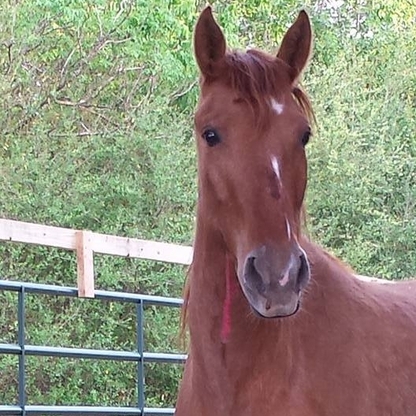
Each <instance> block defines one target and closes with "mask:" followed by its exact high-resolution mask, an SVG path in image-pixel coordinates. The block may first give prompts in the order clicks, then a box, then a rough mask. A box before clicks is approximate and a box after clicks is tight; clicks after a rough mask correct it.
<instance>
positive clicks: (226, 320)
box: [221, 254, 238, 344]
mask: <svg viewBox="0 0 416 416" xmlns="http://www.w3.org/2000/svg"><path fill="white" fill-rule="evenodd" d="M233 268H234V264H233V261H232V259H231V258H230V256H229V255H228V254H227V255H226V258H225V298H224V305H223V311H222V325H221V342H222V343H223V344H226V343H227V342H228V338H229V336H230V333H231V306H232V300H233V297H234V294H235V292H236V289H237V287H238V286H237V284H236V283H237V282H236V281H235V273H234V270H233Z"/></svg>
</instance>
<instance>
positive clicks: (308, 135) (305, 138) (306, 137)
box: [301, 130, 312, 147]
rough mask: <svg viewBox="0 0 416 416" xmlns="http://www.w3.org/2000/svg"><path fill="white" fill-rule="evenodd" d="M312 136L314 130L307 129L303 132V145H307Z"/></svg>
mask: <svg viewBox="0 0 416 416" xmlns="http://www.w3.org/2000/svg"><path fill="white" fill-rule="evenodd" d="M311 136H312V132H311V131H310V130H307V131H305V133H303V136H302V140H301V141H302V146H303V147H305V146H306V145H307V144H308V143H309V140H310V138H311Z"/></svg>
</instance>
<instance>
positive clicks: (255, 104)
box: [223, 49, 315, 124]
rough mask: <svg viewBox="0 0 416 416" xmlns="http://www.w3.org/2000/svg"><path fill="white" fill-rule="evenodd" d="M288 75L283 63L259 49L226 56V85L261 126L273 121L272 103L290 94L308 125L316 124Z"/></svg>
mask: <svg viewBox="0 0 416 416" xmlns="http://www.w3.org/2000/svg"><path fill="white" fill-rule="evenodd" d="M289 73H290V69H289V67H288V66H287V65H286V64H285V63H284V62H283V61H281V60H280V59H278V58H276V57H274V56H272V55H270V54H268V53H265V52H262V51H260V50H257V49H250V50H248V51H247V52H242V51H229V52H228V53H227V54H226V55H225V65H224V75H223V76H224V77H225V80H226V83H227V84H228V85H229V86H230V87H231V88H232V89H233V90H234V91H236V92H237V93H238V96H239V97H240V98H241V99H242V100H244V101H245V102H247V103H248V104H249V106H250V108H251V109H252V111H253V113H254V114H255V117H256V120H257V121H258V122H260V123H261V124H264V123H266V122H267V120H268V119H269V117H270V110H271V105H270V102H271V101H270V100H271V99H272V98H273V99H277V100H279V99H280V98H281V97H282V96H283V95H284V94H285V93H286V92H287V91H290V92H291V93H292V96H293V98H294V99H295V102H296V103H297V104H298V106H299V108H300V110H301V112H302V114H303V115H304V116H305V117H306V118H307V119H308V121H309V122H310V123H311V124H312V123H313V122H314V121H315V117H314V113H313V109H312V105H311V102H310V100H309V98H308V95H307V94H306V92H305V91H304V90H303V89H302V88H301V87H300V86H299V85H296V86H294V87H293V86H292V85H291V82H290V77H289Z"/></svg>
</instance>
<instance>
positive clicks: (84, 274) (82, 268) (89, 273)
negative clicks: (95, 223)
mask: <svg viewBox="0 0 416 416" xmlns="http://www.w3.org/2000/svg"><path fill="white" fill-rule="evenodd" d="M91 236H92V233H91V232H90V231H77V232H76V237H75V239H76V250H77V269H78V296H79V297H81V298H93V297H94V252H93V250H92V248H91Z"/></svg>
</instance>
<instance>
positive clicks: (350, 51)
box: [0, 0, 416, 405]
mask: <svg viewBox="0 0 416 416" xmlns="http://www.w3.org/2000/svg"><path fill="white" fill-rule="evenodd" d="M3 3H4V4H2V5H0V38H1V48H0V71H1V72H0V73H1V77H0V93H1V97H2V100H1V102H0V106H1V111H0V125H1V130H2V135H1V138H0V160H1V164H0V195H1V197H0V216H3V217H7V218H16V219H19V220H26V221H33V222H40V223H45V224H53V225H59V226H65V227H74V228H86V229H91V230H94V231H99V232H105V233H114V234H119V235H126V236H133V237H141V238H148V239H155V240H161V241H171V242H177V243H185V244H191V243H192V234H193V220H194V205H195V199H196V180H195V178H196V166H195V152H194V145H193V132H192V113H193V109H194V107H195V103H196V97H197V72H196V66H195V64H194V60H193V57H192V30H193V26H194V24H195V21H196V18H197V16H198V11H199V10H200V9H201V8H202V7H203V6H204V4H205V2H202V1H201V2H200V1H197V2H196V3H197V4H195V2H193V1H190V0H176V1H173V0H171V1H161V0H143V1H141V0H136V1H130V0H122V1H119V0H117V1H107V0H95V1H92V0H88V1H85V0H83V1H81V0H71V1H69V0H30V1H29V0H22V1H19V2H12V1H10V2H3ZM213 3H214V9H215V10H216V12H217V17H218V19H219V21H220V22H221V25H222V26H223V28H224V30H225V32H226V34H227V39H228V40H229V42H230V46H232V47H240V48H246V47H250V46H257V47H260V48H265V49H267V50H270V51H273V50H276V49H277V46H278V43H279V41H280V39H281V36H282V34H283V32H284V30H285V29H286V28H287V27H288V26H289V24H290V23H291V22H292V21H293V20H294V18H295V16H296V14H297V12H298V10H299V9H300V8H301V7H306V9H307V10H308V11H309V13H310V15H311V18H312V21H313V26H314V31H315V52H314V57H313V60H312V61H311V64H310V68H309V70H308V72H307V73H306V74H305V77H304V82H303V84H304V86H305V88H306V90H307V91H308V92H309V94H310V95H311V97H312V102H313V104H314V108H315V111H316V116H317V119H318V127H317V129H316V132H315V137H314V139H313V141H312V143H311V144H310V146H309V148H308V153H309V160H310V175H309V177H310V182H309V191H308V200H307V204H308V212H309V225H308V229H309V233H310V234H311V236H312V237H313V238H314V239H316V240H317V241H319V242H320V243H322V244H323V245H325V246H326V247H328V248H329V249H330V250H331V251H333V252H334V253H335V254H337V255H339V256H340V257H341V258H343V259H344V260H346V261H347V262H349V263H350V264H351V265H352V266H353V267H354V268H355V269H356V270H357V271H358V272H359V273H362V274H369V275H381V276H385V277H388V278H396V277H397V278H403V277H408V276H410V275H412V274H413V275H416V257H415V255H414V253H415V247H416V237H415V229H416V186H415V184H416V139H415V133H416V92H415V91H416V75H415V68H416V54H415V53H414V45H415V42H416V20H415V19H416V5H415V4H414V2H412V1H409V0H387V1H382V2H381V1H380V2H378V1H371V2H370V1H367V0H346V1H342V0H340V1H328V0H320V1H306V2H300V1H297V0H290V1H287V0H285V1H283V0H268V1H264V0H262V1H260V0H247V1H245V2H232V1H231V2H230V1H224V0H222V1H215V2H213ZM0 259H1V262H0V275H1V277H2V278H7V279H19V280H24V281H30V280H34V281H40V282H47V283H58V284H67V285H72V284H74V281H75V270H76V267H75V264H74V259H73V258H72V255H70V254H67V253H63V252H61V251H58V250H54V249H47V248H35V247H26V246H20V245H19V246H17V245H16V246H14V245H10V244H7V245H2V246H1V247H0ZM98 262H99V264H97V266H96V268H97V271H98V273H99V275H98V276H97V285H98V287H100V288H105V289H117V290H121V289H122V290H128V291H142V292H145V293H152V294H165V295H173V296H179V295H180V293H181V287H182V283H183V279H184V270H182V269H181V268H175V267H173V266H167V265H163V264H155V263H146V262H134V261H126V260H121V259H108V258H104V257H103V258H99V260H98ZM0 299H1V301H2V306H1V308H0V317H1V318H0V341H4V342H6V341H8V340H11V339H14V338H13V337H15V330H14V325H15V323H14V312H13V308H14V302H15V299H14V297H13V296H11V295H10V296H9V295H6V294H0ZM42 302H43V303H42ZM130 312H131V311H129V310H128V307H127V306H126V307H124V306H123V307H122V306H120V305H106V306H100V305H97V304H94V303H88V304H85V303H82V302H79V301H76V300H73V301H69V303H68V301H66V302H64V301H58V300H53V299H49V300H48V299H47V300H44V301H41V300H38V299H33V303H32V304H31V307H30V310H29V311H28V313H29V314H30V316H31V317H32V318H31V320H30V325H32V327H31V338H32V340H31V342H33V343H39V344H44V343H49V344H50V345H63V346H70V345H77V346H78V345H82V346H84V347H96V348H99V347H108V348H115V347H116V346H117V348H132V345H133V343H134V324H133V321H132V320H131V319H130V318H129V314H130ZM147 316H148V317H149V318H148V320H147V322H146V325H147V326H148V331H147V334H148V339H147V342H148V345H149V349H158V350H163V351H168V350H169V349H171V348H172V347H171V346H172V345H174V344H175V342H174V340H175V337H176V333H177V316H176V315H175V314H173V313H171V312H166V311H155V310H151V311H149V313H148V314H147ZM32 361H33V363H31V364H32V365H31V372H32V374H31V378H30V380H32V382H31V385H30V387H29V388H30V391H29V395H30V397H31V398H32V401H33V403H35V402H45V401H47V402H49V403H86V404H92V403H101V404H104V403H108V404H110V403H121V404H129V403H131V402H133V401H134V382H135V381H134V380H135V373H134V368H133V366H131V367H129V365H128V364H126V366H125V367H121V365H120V363H114V364H112V363H91V362H85V363H84V362H83V363H81V364H80V363H78V362H77V363H76V364H75V363H74V362H72V361H71V360H46V359H43V360H39V359H37V360H32ZM15 364H16V363H15V360H14V359H12V358H8V357H0V369H1V371H0V385H1V386H7V387H4V388H3V387H2V388H1V391H0V401H1V402H2V403H7V402H12V401H13V400H14V396H15V395H16V393H15V390H14V383H15V375H16V373H15V371H14V368H15ZM178 371H179V370H178V369H175V368H174V367H169V368H167V367H166V368H163V367H157V368H155V369H148V396H149V395H150V396H151V402H149V404H151V405H157V404H160V403H165V404H173V401H174V397H175V383H176V380H177V377H178ZM120 374H122V377H120ZM1 378H3V380H1ZM64 380H65V382H64ZM68 380H70V381H68Z"/></svg>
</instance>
